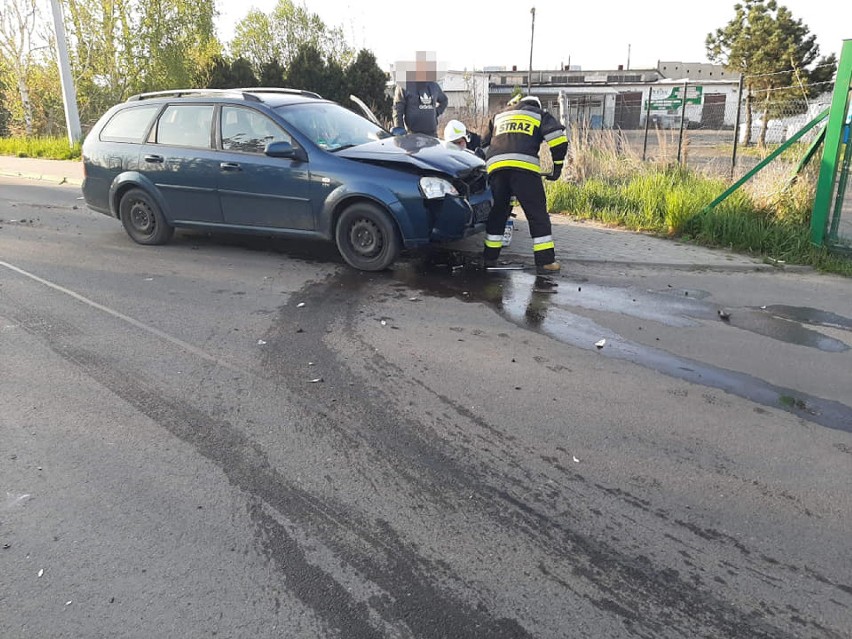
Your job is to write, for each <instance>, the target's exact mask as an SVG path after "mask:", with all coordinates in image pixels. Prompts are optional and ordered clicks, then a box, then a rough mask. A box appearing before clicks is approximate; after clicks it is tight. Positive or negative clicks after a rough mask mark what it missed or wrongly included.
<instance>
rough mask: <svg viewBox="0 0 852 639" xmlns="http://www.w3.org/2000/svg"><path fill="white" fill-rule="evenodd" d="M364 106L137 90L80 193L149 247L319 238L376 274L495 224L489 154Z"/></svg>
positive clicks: (256, 93) (93, 146) (235, 92)
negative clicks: (178, 240) (406, 254)
mask: <svg viewBox="0 0 852 639" xmlns="http://www.w3.org/2000/svg"><path fill="white" fill-rule="evenodd" d="M353 101H355V102H357V103H358V104H359V105H361V106H363V103H361V102H360V100H358V99H357V98H355V97H354V96H353ZM364 109H365V114H364V116H362V115H359V114H356V113H354V112H353V111H350V110H349V109H346V108H344V107H343V106H341V105H339V104H337V103H335V102H331V101H329V100H324V99H322V98H321V97H320V96H318V95H317V94H315V93H311V92H307V91H297V90H293V89H230V90H183V91H164V92H157V93H148V94H142V95H138V96H134V97H132V98H130V99H128V100H127V101H126V102H123V103H121V104H119V105H117V106H114V107H113V108H112V109H110V110H109V111H108V112H107V113H106V114H104V116H103V117H102V118H101V119H100V120H99V121H98V123H97V124H96V125H95V127H94V128H93V129H92V130H91V132H90V133H89V134H88V136H87V137H86V140H85V142H84V144H83V161H84V166H85V181H84V183H83V195H84V197H85V200H86V204H87V205H88V206H89V207H90V208H92V209H93V210H95V211H100V212H102V213H105V214H107V215H110V216H113V217H116V218H118V219H120V220H121V222H122V224H123V225H124V228H125V230H126V231H127V233H128V235H130V237H131V238H132V239H133V240H135V241H136V242H139V243H140V244H162V243H165V242H167V241H168V240H169V239H171V237H172V235H173V233H174V229H175V228H187V229H201V230H205V231H229V232H246V233H261V234H265V235H269V234H276V235H281V236H287V237H291V238H292V237H296V238H299V237H303V238H318V239H325V240H331V241H334V242H335V243H336V244H337V247H338V250H339V251H340V253H341V255H342V256H343V258H344V259H345V260H346V262H348V263H349V264H350V265H351V266H353V267H355V268H357V269H362V270H367V271H375V270H381V269H384V268H386V267H387V266H388V265H390V264H391V263H392V262H393V261H394V260H395V259H396V258H397V256H398V255H399V253H400V251H401V250H402V249H403V248H405V249H412V248H418V247H423V246H427V245H429V244H431V243H436V242H444V241H452V240H457V239H460V238H462V237H465V236H468V235H471V234H473V233H477V232H480V231H482V230H484V226H485V220H486V219H487V217H488V213H489V211H490V209H491V204H492V199H491V192H490V190H489V188H488V184H487V175H486V171H485V163H484V162H483V161H482V160H481V159H479V158H478V157H476V156H475V155H473V154H472V153H469V152H466V151H457V150H451V149H447V148H445V147H444V146H443V145H442V144H441V143H440V141H439V140H437V139H435V138H432V137H429V136H424V135H420V134H409V135H403V136H392V135H391V134H390V133H389V132H388V131H387V130H385V129H384V128H383V127H381V126H380V125H379V124H378V120H376V119H375V117H374V116H372V114H371V113H369V110H368V109H366V107H364Z"/></svg>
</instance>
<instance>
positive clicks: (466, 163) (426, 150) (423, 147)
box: [335, 133, 485, 177]
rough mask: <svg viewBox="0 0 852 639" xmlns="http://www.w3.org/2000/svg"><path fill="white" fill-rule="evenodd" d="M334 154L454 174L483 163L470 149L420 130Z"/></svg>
mask: <svg viewBox="0 0 852 639" xmlns="http://www.w3.org/2000/svg"><path fill="white" fill-rule="evenodd" d="M335 155H336V156H338V157H344V158H348V159H350V160H362V161H367V162H381V163H388V162H392V163H399V164H404V165H408V166H414V167H417V168H419V169H422V170H425V171H439V172H441V173H446V174H447V175H451V176H453V177H460V176H462V175H465V174H467V173H470V171H472V170H475V169H481V168H483V167H484V166H485V162H483V161H482V160H481V159H480V158H478V157H477V156H476V155H474V154H473V153H471V152H470V151H464V150H458V149H448V148H446V147H445V146H444V145H443V144H442V143H441V141H440V140H438V139H437V138H433V137H431V136H428V135H422V134H420V133H409V134H407V135H399V136H395V137H391V138H385V139H383V140H378V141H376V142H368V143H367V144H361V145H359V146H354V147H352V148H349V149H343V150H342V151H338V152H337V153H335Z"/></svg>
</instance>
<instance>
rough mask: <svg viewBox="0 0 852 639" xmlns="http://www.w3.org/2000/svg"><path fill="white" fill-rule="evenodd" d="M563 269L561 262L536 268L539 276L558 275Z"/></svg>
mask: <svg viewBox="0 0 852 639" xmlns="http://www.w3.org/2000/svg"><path fill="white" fill-rule="evenodd" d="M561 269H562V265H561V264H559V262H551V263H550V264H539V265H538V266H536V269H535V270H536V272H537V273H538V274H539V275H556V274H557V273H559V271H560V270H561Z"/></svg>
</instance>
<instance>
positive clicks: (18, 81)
mask: <svg viewBox="0 0 852 639" xmlns="http://www.w3.org/2000/svg"><path fill="white" fill-rule="evenodd" d="M38 17H39V11H38V5H37V3H36V0H3V6H2V8H0V55H2V56H3V57H4V58H5V60H6V63H7V64H8V66H9V69H10V71H11V77H12V80H13V82H14V84H15V85H16V88H17V90H18V97H19V98H20V100H21V110H22V115H23V120H24V129H25V130H26V134H27V135H32V133H33V107H32V102H31V101H30V90H29V87H28V86H27V76H28V74H29V72H30V68H31V66H32V65H33V61H34V56H33V53H34V49H35V48H36V46H35V44H34V33H35V28H36V24H37V21H38Z"/></svg>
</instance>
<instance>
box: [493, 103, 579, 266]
mask: <svg viewBox="0 0 852 639" xmlns="http://www.w3.org/2000/svg"><path fill="white" fill-rule="evenodd" d="M542 142H547V145H548V146H549V147H550V154H551V157H552V158H553V172H552V173H550V174H549V175H547V176H545V177H546V178H547V179H548V180H556V179H558V178H559V176H560V175H561V173H562V164H563V162H564V160H565V154H566V152H567V151H568V139H567V137H566V136H565V128H564V127H563V126H562V125H561V124H560V123H559V121H558V120H557V119H556V118H554V117H553V116H552V115H550V114H549V113H548V112H547V111H545V110H544V109H542V108H541V101H540V100H539V99H538V98H536V97H535V96H526V97H523V98H521V99H520V100H518V101H517V102H515V101H511V102H509V105H508V106H507V107H506V109H504V110H503V111H501V112H500V113H498V114H497V115H496V116H494V117H493V118H492V119H491V121H490V122H489V123H488V131H487V132H486V134H485V137H484V138H483V140H482V144H483V146H485V147H487V152H486V157H485V161H486V165H487V168H488V176H489V181H490V183H491V190H492V192H493V195H494V206H493V208H492V209H491V213H490V215H489V216H488V222H487V223H486V225H485V233H486V235H485V250H484V251H483V254H482V260H483V263H484V264H485V266H493V265H494V264H496V263H497V258H498V257H499V256H500V249H501V248H502V246H503V230H504V228H505V226H506V220H507V219H508V217H509V213H510V212H511V210H512V205H511V199H512V196H515V197H516V198H518V201H519V202H520V204H521V207H523V209H524V213H525V214H526V217H527V221H528V222H529V226H530V235H531V236H532V240H533V255H534V257H535V265H536V270H537V272H538V273H539V274H543V275H546V274H555V273H558V272H559V268H560V266H559V262H557V261H556V250H555V248H554V244H553V236H552V235H551V227H550V216H549V215H548V213H547V203H546V200H545V194H544V185H543V184H542V183H541V164H540V162H539V157H538V152H539V147H540V146H541V143H542Z"/></svg>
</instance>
